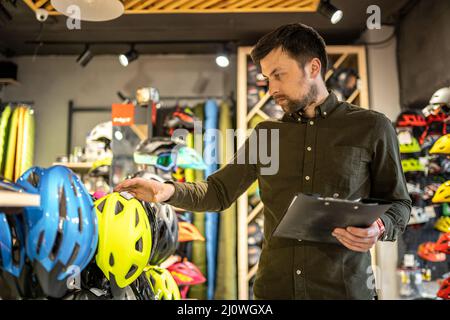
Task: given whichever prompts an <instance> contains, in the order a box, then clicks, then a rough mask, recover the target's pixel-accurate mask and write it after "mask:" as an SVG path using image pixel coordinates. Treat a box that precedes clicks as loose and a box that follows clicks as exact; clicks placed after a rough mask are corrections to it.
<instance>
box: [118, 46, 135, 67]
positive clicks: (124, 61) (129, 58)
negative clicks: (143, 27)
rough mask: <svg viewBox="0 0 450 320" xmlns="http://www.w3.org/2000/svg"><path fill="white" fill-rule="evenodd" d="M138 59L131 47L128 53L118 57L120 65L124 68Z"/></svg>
mask: <svg viewBox="0 0 450 320" xmlns="http://www.w3.org/2000/svg"><path fill="white" fill-rule="evenodd" d="M138 57H139V54H138V52H137V51H136V50H135V49H134V46H131V49H130V51H128V52H127V53H123V54H121V55H120V56H119V61H120V64H121V65H122V66H124V67H126V66H128V64H130V62H133V61H134V60H136V59H137V58H138Z"/></svg>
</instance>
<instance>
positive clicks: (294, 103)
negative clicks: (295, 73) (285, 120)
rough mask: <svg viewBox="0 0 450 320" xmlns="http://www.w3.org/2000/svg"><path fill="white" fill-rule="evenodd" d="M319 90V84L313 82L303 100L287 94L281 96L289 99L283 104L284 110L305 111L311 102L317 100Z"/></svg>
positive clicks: (292, 111)
mask: <svg viewBox="0 0 450 320" xmlns="http://www.w3.org/2000/svg"><path fill="white" fill-rule="evenodd" d="M317 91H318V90H317V85H316V84H312V85H311V86H310V87H309V90H308V93H307V94H306V95H305V96H304V97H303V98H302V99H301V100H291V99H289V97H287V96H282V97H280V98H283V99H285V100H286V101H287V103H286V104H285V105H283V106H281V107H282V108H283V111H284V112H286V113H294V112H299V111H303V110H304V109H305V108H306V107H307V106H309V105H310V104H312V103H315V102H317V94H318V92H317Z"/></svg>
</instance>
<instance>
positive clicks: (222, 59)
mask: <svg viewBox="0 0 450 320" xmlns="http://www.w3.org/2000/svg"><path fill="white" fill-rule="evenodd" d="M216 63H217V65H218V66H219V67H221V68H226V67H228V65H229V64H230V60H229V59H228V56H227V55H226V54H224V53H222V54H219V55H218V56H217V57H216Z"/></svg>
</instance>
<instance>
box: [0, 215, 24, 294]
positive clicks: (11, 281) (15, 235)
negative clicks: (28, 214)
mask: <svg viewBox="0 0 450 320" xmlns="http://www.w3.org/2000/svg"><path fill="white" fill-rule="evenodd" d="M24 264H25V241H24V233H23V225H22V223H21V221H20V220H19V217H18V216H16V215H9V216H7V215H6V214H5V213H3V212H0V270H1V271H0V276H1V278H2V282H4V286H5V287H7V289H9V294H7V293H5V292H6V290H3V291H2V294H1V296H2V297H6V298H19V297H21V296H22V295H23V291H24V290H23V287H22V286H21V283H22V282H23V278H24V277H23V275H24ZM21 280H22V281H21ZM3 289H6V288H3Z"/></svg>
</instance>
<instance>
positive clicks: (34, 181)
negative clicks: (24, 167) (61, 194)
mask: <svg viewBox="0 0 450 320" xmlns="http://www.w3.org/2000/svg"><path fill="white" fill-rule="evenodd" d="M27 180H28V182H29V183H30V184H31V185H32V186H33V187H35V188H37V187H38V185H39V180H40V178H39V175H38V174H37V173H36V172H32V173H31V174H30V175H29V176H28V179H27Z"/></svg>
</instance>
